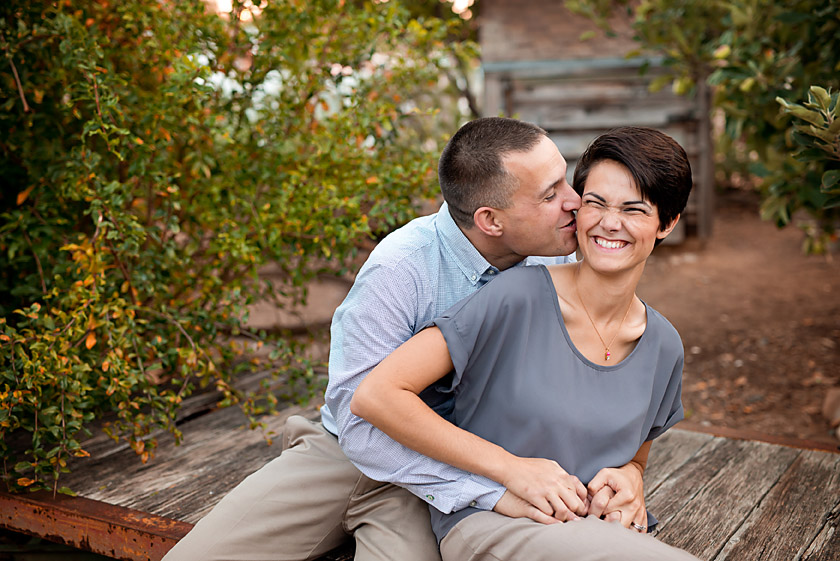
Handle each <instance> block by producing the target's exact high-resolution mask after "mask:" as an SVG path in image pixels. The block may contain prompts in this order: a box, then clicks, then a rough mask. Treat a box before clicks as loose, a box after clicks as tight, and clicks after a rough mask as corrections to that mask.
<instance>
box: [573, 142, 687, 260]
mask: <svg viewBox="0 0 840 561" xmlns="http://www.w3.org/2000/svg"><path fill="white" fill-rule="evenodd" d="M604 160H611V161H614V162H617V163H619V164H621V165H623V166H624V167H625V168H627V170H628V171H629V172H630V175H632V176H633V180H634V181H635V182H636V187H638V189H639V191H640V192H641V194H642V197H643V198H644V199H645V200H648V201H650V202H651V203H653V204H655V205H656V208H657V209H658V211H659V229H660V231H661V230H664V229H665V228H667V227H668V225H669V224H670V223H671V222H672V221H673V220H674V219H675V218H676V217H677V215H678V214H680V213H681V212H682V211H683V210H684V209H685V205H686V203H687V202H688V195H689V193H690V192H691V186H692V181H691V164H690V163H689V161H688V156H687V155H686V153H685V150H683V147H682V146H680V145H679V144H678V143H677V141H676V140H674V139H673V138H671V137H670V136H668V135H667V134H665V133H663V132H660V131H658V130H656V129H651V128H647V127H620V128H616V129H612V130H610V131H608V132H605V133H604V134H602V135H601V136H599V137H598V138H596V139H595V140H593V141H592V143H591V144H590V145H589V147H588V148H587V149H586V151H585V152H584V153H583V155H582V156H581V157H580V159H579V160H578V162H577V166H576V167H575V174H574V179H573V180H572V187H573V188H574V190H575V191H576V192H577V194H578V195H582V194H583V190H584V188H585V187H586V179H587V177H588V176H589V172H590V171H591V170H592V168H593V167H594V166H595V165H596V164H598V163H599V162H602V161H604ZM659 241H661V240H657V243H658V242H659Z"/></svg>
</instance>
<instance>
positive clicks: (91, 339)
mask: <svg viewBox="0 0 840 561" xmlns="http://www.w3.org/2000/svg"><path fill="white" fill-rule="evenodd" d="M95 344H96V335H95V334H94V333H93V331H91V332H90V333H88V334H87V337H86V338H85V347H87V348H88V349H90V348H91V347H93V346H94V345H95Z"/></svg>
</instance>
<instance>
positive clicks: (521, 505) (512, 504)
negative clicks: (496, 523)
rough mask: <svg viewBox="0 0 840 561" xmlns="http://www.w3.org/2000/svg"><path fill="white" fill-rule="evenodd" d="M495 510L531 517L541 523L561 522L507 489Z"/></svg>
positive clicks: (506, 513)
mask: <svg viewBox="0 0 840 561" xmlns="http://www.w3.org/2000/svg"><path fill="white" fill-rule="evenodd" d="M493 510H494V511H496V512H498V513H499V514H504V515H505V516H510V517H511V518H530V519H531V520H533V521H534V522H539V523H541V524H557V523H559V522H560V521H559V520H557V519H556V518H554V517H553V516H549V515H547V514H545V513H544V512H541V511H540V509H538V508H537V507H535V506H534V505H532V504H531V503H529V502H528V501H526V500H525V499H523V498H521V497H517V496H516V495H514V494H513V493H511V492H510V491H505V494H504V495H502V498H501V499H499V502H497V503H496V506H494V507H493Z"/></svg>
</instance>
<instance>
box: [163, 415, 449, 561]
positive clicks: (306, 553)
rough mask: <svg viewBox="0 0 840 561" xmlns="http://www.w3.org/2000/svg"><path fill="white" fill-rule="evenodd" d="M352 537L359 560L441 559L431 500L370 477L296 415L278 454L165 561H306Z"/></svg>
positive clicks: (330, 439)
mask: <svg viewBox="0 0 840 561" xmlns="http://www.w3.org/2000/svg"><path fill="white" fill-rule="evenodd" d="M351 537H352V538H355V540H356V557H355V558H356V560H358V561H368V560H371V561H390V560H396V559H399V560H417V561H440V554H439V553H438V548H437V543H436V540H435V537H434V534H433V533H432V531H431V527H430V523H429V507H428V506H427V505H426V503H424V502H423V501H422V500H420V499H418V498H417V497H415V496H414V495H412V494H411V493H409V492H408V491H406V490H405V489H402V488H400V487H397V486H395V485H391V484H388V483H381V482H378V481H373V480H372V479H369V478H367V477H365V476H364V475H362V473H361V472H360V471H359V470H358V469H357V468H356V467H355V466H354V465H353V464H352V463H351V462H350V460H348V459H347V457H346V456H345V455H344V453H343V452H342V451H341V448H340V447H339V445H338V440H337V439H336V437H335V436H333V435H332V434H330V433H329V432H327V431H326V430H325V429H324V428H323V425H321V424H320V423H313V422H311V421H308V420H307V419H305V418H303V417H299V416H293V417H289V420H288V421H287V422H286V426H285V428H284V430H283V452H282V453H281V454H280V456H278V457H277V458H276V459H274V460H272V461H271V462H269V463H268V464H266V465H265V466H264V467H263V468H261V469H260V470H259V471H257V472H256V473H254V474H252V475H250V476H249V477H247V478H246V479H245V480H244V481H243V482H242V483H240V484H239V485H238V486H237V487H236V488H234V489H233V490H232V491H231V492H230V493H229V494H228V495H227V496H226V497H225V498H224V499H222V500H221V501H220V502H219V504H218V505H216V507H215V508H214V509H213V510H212V511H211V512H210V513H209V514H208V515H207V516H205V517H204V518H203V519H202V520H201V521H199V523H198V524H197V525H196V526H195V528H193V530H192V531H191V532H190V533H189V534H187V535H186V536H185V537H184V538H183V539H182V540H181V541H180V542H178V543H177V544H176V545H175V547H174V548H172V550H171V551H170V552H169V553H168V554H167V555H166V557H164V560H165V561H186V560H192V561H199V560H200V561H234V560H241V561H268V560H272V561H305V560H308V559H314V558H317V557H319V556H321V555H323V554H324V553H326V552H328V551H330V550H332V549H334V548H336V547H338V546H339V545H341V544H343V543H345V542H346V541H347V540H349V539H351Z"/></svg>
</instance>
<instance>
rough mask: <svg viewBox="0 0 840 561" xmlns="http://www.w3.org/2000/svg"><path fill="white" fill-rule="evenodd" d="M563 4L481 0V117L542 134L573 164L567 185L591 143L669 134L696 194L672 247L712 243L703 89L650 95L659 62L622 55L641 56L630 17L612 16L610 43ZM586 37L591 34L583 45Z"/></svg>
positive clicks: (540, 0) (707, 122)
mask: <svg viewBox="0 0 840 561" xmlns="http://www.w3.org/2000/svg"><path fill="white" fill-rule="evenodd" d="M563 4H564V3H563V2H561V1H559V0H525V1H521V2H511V1H508V0H481V12H480V16H479V17H480V20H479V23H480V31H479V41H480V43H481V49H482V67H483V72H484V103H483V108H482V112H483V114H484V115H487V116H489V115H505V116H511V117H516V118H519V119H522V120H525V121H529V122H532V123H535V124H537V125H539V126H541V127H542V128H544V129H546V130H547V131H548V133H549V135H550V136H551V138H552V140H554V142H555V143H556V144H557V146H558V147H559V148H560V152H561V153H562V154H563V156H564V157H565V158H566V160H567V161H568V163H569V180H571V177H572V176H571V174H572V170H573V169H574V165H575V162H576V160H577V158H578V157H579V156H580V154H581V153H582V152H583V150H584V149H585V148H586V146H587V145H588V144H589V142H590V141H591V140H592V139H593V138H595V137H596V136H597V135H598V134H600V133H601V132H604V131H606V130H608V129H610V128H612V127H616V126H621V125H641V126H649V127H653V128H656V129H659V130H661V131H663V132H665V133H667V134H669V135H671V136H672V137H674V138H675V139H676V140H677V141H678V142H679V143H680V144H682V146H683V147H684V148H685V149H686V152H687V153H688V155H689V157H690V159H691V165H692V171H693V174H694V189H693V191H692V195H691V197H690V199H689V202H688V208H687V209H686V212H685V213H684V214H683V220H681V221H680V228H679V229H678V231H677V230H675V232H674V234H672V235H671V236H669V240H670V241H671V242H672V243H677V242H679V241H681V240H682V239H683V237H684V236H685V235H689V236H697V237H699V238H701V239H703V238H706V237H708V236H709V235H710V233H711V225H712V211H713V208H712V207H713V193H714V189H713V179H714V173H713V154H712V150H713V145H712V142H711V134H710V96H709V92H708V90H707V89H706V87H705V85H701V86H700V87H699V88H698V92H697V94H696V95H694V96H678V95H676V94H674V93H673V92H672V89H671V87H670V86H666V87H665V88H663V89H661V90H660V91H658V92H651V91H650V89H649V86H650V83H651V82H652V81H653V80H654V79H656V77H657V76H661V75H662V74H663V73H664V71H663V68H662V66H661V60H658V59H651V58H644V59H643V58H638V57H637V58H629V59H628V58H627V57H626V55H627V54H628V53H630V52H632V51H634V50H636V49H638V44H637V43H636V42H635V41H633V39H632V35H633V34H632V30H631V27H630V19H629V17H628V16H623V17H619V16H617V17H615V18H614V19H613V20H612V22H611V23H612V27H613V29H614V30H615V31H616V36H615V37H607V36H605V34H604V33H603V32H602V31H600V30H598V29H597V27H596V26H595V25H594V24H592V22H591V21H589V20H588V19H586V18H584V17H581V16H577V15H575V14H572V13H571V12H569V11H568V10H567V9H566V8H565V7H564V5H563ZM589 30H591V31H594V32H595V37H594V38H592V39H589V40H581V34H582V33H584V32H586V31H589ZM643 66H646V67H647V70H646V72H644V73H642V72H640V71H641V70H642V68H643Z"/></svg>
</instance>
